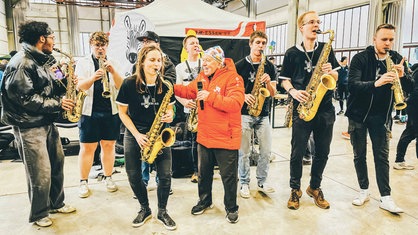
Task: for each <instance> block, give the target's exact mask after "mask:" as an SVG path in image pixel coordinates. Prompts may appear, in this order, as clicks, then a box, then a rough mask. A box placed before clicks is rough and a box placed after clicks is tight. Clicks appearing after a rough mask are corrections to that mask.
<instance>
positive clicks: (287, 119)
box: [283, 95, 293, 128]
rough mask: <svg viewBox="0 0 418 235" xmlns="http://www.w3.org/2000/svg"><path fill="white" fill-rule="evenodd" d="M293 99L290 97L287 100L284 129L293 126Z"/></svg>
mask: <svg viewBox="0 0 418 235" xmlns="http://www.w3.org/2000/svg"><path fill="white" fill-rule="evenodd" d="M292 119H293V98H292V97H291V96H290V95H289V98H288V99H287V110H286V116H285V118H284V124H283V126H284V127H287V128H290V127H292V125H293V120H292Z"/></svg>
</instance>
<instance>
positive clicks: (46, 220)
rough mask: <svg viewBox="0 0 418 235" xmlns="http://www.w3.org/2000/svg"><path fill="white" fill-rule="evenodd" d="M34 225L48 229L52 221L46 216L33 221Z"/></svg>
mask: <svg viewBox="0 0 418 235" xmlns="http://www.w3.org/2000/svg"><path fill="white" fill-rule="evenodd" d="M34 224H36V225H38V226H39V227H48V226H51V225H52V220H51V219H50V218H49V217H48V216H47V217H44V218H42V219H40V220H37V221H35V223H34Z"/></svg>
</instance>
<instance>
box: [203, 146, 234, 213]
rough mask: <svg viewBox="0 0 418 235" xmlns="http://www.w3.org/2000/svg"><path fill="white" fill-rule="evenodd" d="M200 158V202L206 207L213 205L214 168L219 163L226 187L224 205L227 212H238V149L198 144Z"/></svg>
mask: <svg viewBox="0 0 418 235" xmlns="http://www.w3.org/2000/svg"><path fill="white" fill-rule="evenodd" d="M197 152H198V156H199V181H198V187H199V200H200V203H202V204H204V205H211V204H212V183H213V167H214V166H215V161H216V162H218V165H219V172H220V174H221V178H222V183H223V186H224V192H225V195H224V204H225V210H226V211H227V212H235V211H237V210H238V205H237V185H238V182H237V181H238V149H237V150H228V149H215V148H206V147H205V146H203V145H201V144H198V146H197Z"/></svg>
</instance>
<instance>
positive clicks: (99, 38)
mask: <svg viewBox="0 0 418 235" xmlns="http://www.w3.org/2000/svg"><path fill="white" fill-rule="evenodd" d="M93 42H99V43H102V44H105V45H107V44H109V37H108V36H107V34H106V33H104V32H102V31H97V32H94V33H92V34H91V35H90V40H89V43H90V44H92V43H93Z"/></svg>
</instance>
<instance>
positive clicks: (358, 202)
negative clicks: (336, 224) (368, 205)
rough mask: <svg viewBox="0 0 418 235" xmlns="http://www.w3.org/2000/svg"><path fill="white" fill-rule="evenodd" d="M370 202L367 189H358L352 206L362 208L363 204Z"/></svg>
mask: <svg viewBox="0 0 418 235" xmlns="http://www.w3.org/2000/svg"><path fill="white" fill-rule="evenodd" d="M369 200H370V193H369V191H368V190H367V189H360V193H359V195H358V197H356V198H355V199H354V200H353V202H352V203H353V205H355V206H362V205H364V203H365V202H368V201H369Z"/></svg>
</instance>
